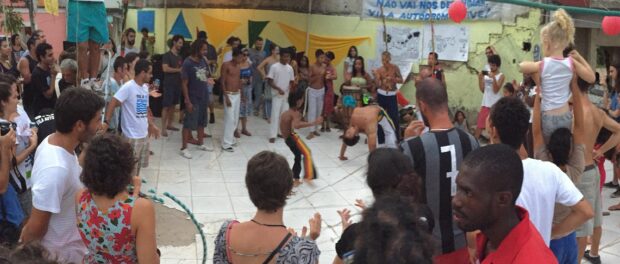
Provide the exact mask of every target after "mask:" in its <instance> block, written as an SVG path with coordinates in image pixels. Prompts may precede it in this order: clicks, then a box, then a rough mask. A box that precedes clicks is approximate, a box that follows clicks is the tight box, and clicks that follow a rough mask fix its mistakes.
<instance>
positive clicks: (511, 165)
mask: <svg viewBox="0 0 620 264" xmlns="http://www.w3.org/2000/svg"><path fill="white" fill-rule="evenodd" d="M462 167H463V168H465V169H471V170H472V171H471V172H473V173H474V174H475V176H476V177H482V178H483V179H480V180H477V181H476V182H477V183H491V182H492V183H493V184H486V188H490V190H491V191H493V192H500V191H510V192H511V193H512V199H513V200H512V203H513V204H514V203H515V202H516V201H517V197H519V194H520V193H521V186H522V184H523V162H522V161H521V158H520V157H519V154H517V152H516V151H514V149H513V148H512V147H511V146H508V145H505V144H492V145H488V146H485V147H482V148H479V149H476V150H474V151H472V152H470V153H469V154H467V157H465V159H464V160H463V165H462ZM462 170H463V169H461V171H462Z"/></svg>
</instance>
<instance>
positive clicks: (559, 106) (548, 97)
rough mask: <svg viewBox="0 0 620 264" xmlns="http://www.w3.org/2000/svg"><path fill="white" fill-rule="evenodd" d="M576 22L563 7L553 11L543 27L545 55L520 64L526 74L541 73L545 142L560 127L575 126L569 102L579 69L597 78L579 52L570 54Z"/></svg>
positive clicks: (581, 74)
mask: <svg viewBox="0 0 620 264" xmlns="http://www.w3.org/2000/svg"><path fill="white" fill-rule="evenodd" d="M574 38H575V25H574V24H573V20H572V18H571V17H570V16H569V15H568V14H567V13H566V11H564V10H563V9H558V10H557V11H556V12H555V13H554V14H553V21H551V22H550V23H548V24H547V25H545V26H544V27H543V28H542V30H541V31H540V39H541V41H542V52H543V55H544V56H545V58H544V59H543V60H542V61H539V62H522V63H521V64H520V65H519V67H520V68H521V72H523V73H526V74H538V75H539V76H540V80H541V83H540V86H541V91H542V116H543V117H542V121H543V135H544V139H545V142H547V141H548V140H549V137H550V136H551V133H553V131H555V130H556V129H558V128H561V127H566V128H569V129H570V128H571V126H572V119H573V117H572V114H571V112H570V109H569V106H568V100H569V97H570V88H569V85H570V84H571V80H572V78H573V74H574V73H576V74H577V75H578V76H579V77H581V78H582V79H583V80H585V81H587V82H588V83H593V82H594V72H593V71H592V69H591V68H590V66H589V64H588V63H587V62H586V61H585V60H584V59H583V58H582V57H581V56H580V55H579V53H577V52H576V51H571V52H570V54H569V56H567V57H566V58H565V57H564V56H563V51H564V49H565V48H567V47H569V45H571V43H573V41H574Z"/></svg>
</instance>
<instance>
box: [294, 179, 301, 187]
mask: <svg viewBox="0 0 620 264" xmlns="http://www.w3.org/2000/svg"><path fill="white" fill-rule="evenodd" d="M299 185H301V180H295V181H293V187H297V186H299Z"/></svg>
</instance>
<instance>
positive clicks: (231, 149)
mask: <svg viewBox="0 0 620 264" xmlns="http://www.w3.org/2000/svg"><path fill="white" fill-rule="evenodd" d="M222 150H223V151H226V152H235V150H234V149H233V148H232V147H227V148H224V147H222Z"/></svg>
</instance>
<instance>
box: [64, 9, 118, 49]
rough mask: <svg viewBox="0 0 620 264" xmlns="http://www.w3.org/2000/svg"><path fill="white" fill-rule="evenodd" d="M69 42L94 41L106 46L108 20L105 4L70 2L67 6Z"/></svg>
mask: <svg viewBox="0 0 620 264" xmlns="http://www.w3.org/2000/svg"><path fill="white" fill-rule="evenodd" d="M67 13H68V15H67V16H68V17H67V41H69V42H75V43H83V42H87V41H89V40H90V41H93V42H96V43H99V44H105V43H108V42H109V41H110V37H109V36H108V18H107V14H106V9H105V4H104V3H103V2H89V1H76V0H69V3H68V5H67Z"/></svg>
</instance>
